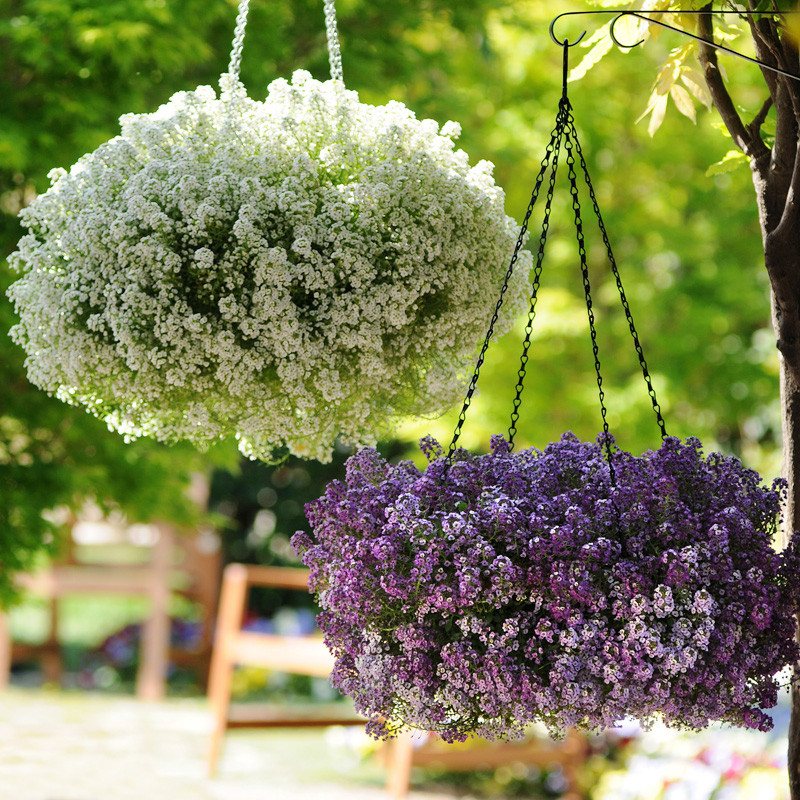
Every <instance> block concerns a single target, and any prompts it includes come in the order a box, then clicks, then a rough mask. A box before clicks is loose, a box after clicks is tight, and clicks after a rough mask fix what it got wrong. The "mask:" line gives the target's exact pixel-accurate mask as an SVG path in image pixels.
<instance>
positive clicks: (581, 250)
mask: <svg viewBox="0 0 800 800" xmlns="http://www.w3.org/2000/svg"><path fill="white" fill-rule="evenodd" d="M568 47H569V42H568V41H566V40H565V41H564V84H563V92H562V96H561V101H560V102H559V105H558V114H557V116H556V125H555V127H554V128H553V131H552V132H551V134H550V142H549V143H548V145H547V148H546V150H545V155H544V158H543V159H542V162H541V165H540V169H539V174H538V175H537V176H536V182H535V184H534V187H533V191H532V193H531V199H530V202H529V203H528V209H527V211H526V212H525V218H524V220H523V222H522V226H521V228H520V232H519V236H518V238H517V243H516V247H515V248H514V254H513V255H512V256H511V263H510V264H509V266H508V270H507V271H506V275H505V279H504V280H503V285H502V287H501V289H500V297H499V298H498V300H497V305H496V306H495V309H494V313H493V314H492V318H491V321H490V323H489V329H488V331H487V332H486V337H485V339H484V341H483V346H482V347H481V351H480V354H479V356H478V360H477V362H476V364H475V370H474V372H473V374H472V378H471V380H470V382H469V386H468V388H467V394H466V397H465V398H464V405H463V406H462V408H461V413H460V414H459V415H458V423H457V424H456V427H455V430H454V432H453V439H452V441H451V442H450V447H449V449H448V452H447V457H446V463H447V465H448V466H449V464H450V463H451V462H452V458H453V454H454V453H455V450H456V444H457V442H458V439H459V437H460V436H461V429H462V428H463V426H464V422H465V420H466V416H467V411H468V409H469V407H470V404H471V402H472V397H473V395H474V393H475V389H476V387H477V385H478V377H479V375H480V370H481V367H482V366H483V362H484V358H485V356H486V351H487V349H488V348H489V343H490V341H491V339H492V336H493V334H494V326H495V324H496V323H497V319H498V317H499V314H500V308H501V307H502V305H503V298H504V296H505V293H506V291H507V290H508V285H509V282H510V280H511V277H512V275H513V272H514V265H515V264H516V262H517V257H518V256H519V251H520V250H521V249H522V245H523V242H524V240H525V234H526V233H527V230H528V223H529V222H530V218H531V214H532V213H533V207H534V205H535V204H536V201H537V199H538V197H539V191H540V189H541V186H542V183H543V182H544V177H545V175H546V173H547V169H548V167H551V172H550V179H549V182H548V187H547V196H546V200H545V209H544V217H543V220H542V230H541V234H540V236H539V247H538V251H537V255H536V265H535V268H534V274H533V285H532V289H531V296H530V308H529V311H528V320H527V324H526V325H525V340H524V343H523V347H522V355H521V356H520V365H519V370H518V371H517V385H516V395H515V397H514V403H513V410H512V412H511V425H510V427H509V429H508V442H509V445H510V446H511V447H512V448H513V445H514V437H515V435H516V433H517V422H518V421H519V416H520V415H519V408H520V404H521V402H522V391H523V388H524V383H525V375H526V371H527V365H528V359H529V356H528V352H529V350H530V346H531V336H532V330H533V321H534V318H535V316H536V303H537V297H538V293H539V284H540V279H541V275H542V264H543V261H544V251H545V244H546V241H547V233H548V230H549V227H550V211H551V206H552V202H553V194H554V189H555V181H556V171H557V169H558V158H559V154H560V149H561V146H562V143H563V146H564V149H565V151H566V153H567V155H566V162H567V170H568V177H569V185H570V194H571V196H572V210H573V212H574V215H575V233H576V238H577V241H578V256H579V258H580V266H581V275H582V278H583V289H584V295H585V298H586V312H587V314H588V317H589V333H590V335H591V340H592V353H593V355H594V368H595V374H596V375H597V391H598V396H599V399H600V413H601V416H602V418H603V438H604V445H605V449H606V454H607V457H608V466H609V471H610V477H611V485H612V486H613V485H614V484H615V483H616V477H615V471H614V463H613V455H612V450H611V435H610V433H609V426H608V411H607V409H606V405H605V391H604V390H603V376H602V374H601V372H600V355H599V353H600V351H599V348H598V345H597V330H596V324H595V315H594V307H593V302H592V290H591V283H590V280H589V268H588V263H587V258H586V241H585V237H584V233H583V219H582V217H581V204H580V196H579V190H578V179H577V174H576V170H575V164H576V155H577V160H578V162H579V163H580V168H581V170H582V171H583V176H584V180H585V182H586V185H587V187H588V190H589V197H590V199H591V201H592V208H593V210H594V213H595V216H596V217H597V222H598V225H599V227H600V233H601V235H602V237H603V243H604V244H605V247H606V252H607V254H608V260H609V262H610V264H611V270H612V273H613V275H614V280H615V282H616V285H617V291H618V292H619V296H620V300H621V301H622V307H623V309H624V310H625V318H626V320H627V321H628V327H629V329H630V332H631V336H632V337H633V343H634V347H635V348H636V354H637V356H638V357H639V365H640V367H641V368H642V374H643V376H644V380H645V383H646V384H647V391H648V394H649V395H650V399H651V401H652V404H653V410H654V411H655V414H656V419H657V421H658V426H659V428H660V430H661V437H662V439H664V438H666V437H667V431H666V426H665V425H664V418H663V417H662V415H661V407H660V406H659V404H658V399H657V397H656V393H655V389H654V388H653V382H652V379H651V377H650V372H649V370H648V368H647V362H646V361H645V358H644V351H643V350H642V345H641V343H640V341H639V335H638V333H637V332H636V326H635V325H634V323H633V315H632V313H631V309H630V305H629V304H628V299H627V297H626V295H625V290H624V288H623V286H622V278H621V277H620V273H619V269H618V268H617V262H616V259H615V258H614V253H613V252H612V249H611V243H610V241H609V238H608V233H607V231H606V227H605V223H604V222H603V217H602V215H601V213H600V206H599V204H598V202H597V196H596V194H595V191H594V187H593V186H592V181H591V178H590V177H589V170H588V168H587V166H586V160H585V158H584V156H583V151H582V150H581V146H580V142H579V141H578V132H577V129H576V128H575V120H574V118H573V116H572V113H571V112H572V106H571V104H570V102H569V99H568V98H567V60H568V56H567V53H568Z"/></svg>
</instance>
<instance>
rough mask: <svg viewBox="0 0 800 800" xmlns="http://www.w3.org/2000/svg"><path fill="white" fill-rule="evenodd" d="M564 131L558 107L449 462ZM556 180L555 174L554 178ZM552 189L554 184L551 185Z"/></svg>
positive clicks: (457, 428) (449, 454) (461, 416)
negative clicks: (548, 169) (538, 200)
mask: <svg viewBox="0 0 800 800" xmlns="http://www.w3.org/2000/svg"><path fill="white" fill-rule="evenodd" d="M562 132H563V121H562V119H561V111H560V109H559V114H558V116H557V117H556V126H555V128H553V131H552V133H551V134H550V141H549V142H548V144H547V148H546V149H545V154H544V158H542V162H541V165H540V167H539V174H538V175H537V176H536V182H535V183H534V186H533V191H532V192H531V199H530V202H529V203H528V209H527V211H526V212H525V217H524V219H523V220H522V226H521V227H520V231H519V236H518V237H517V243H516V246H515V247H514V253H513V255H512V256H511V262H510V263H509V265H508V270H506V275H505V278H504V279H503V285H502V287H501V288H500V296H499V297H498V298H497V305H496V306H495V309H494V313H493V314H492V318H491V320H490V322H489V329H488V330H487V331H486V337H485V338H484V340H483V346H482V347H481V351H480V354H479V355H478V360H477V361H476V363H475V370H474V371H473V373H472V378H471V379H470V382H469V386H468V387H467V394H466V396H465V397H464V405H463V406H462V408H461V413H460V414H459V415H458V422H457V423H456V427H455V430H454V431H453V439H452V441H451V442H450V447H449V448H448V451H447V463H448V464H449V463H451V462H452V460H453V454H454V453H455V451H456V445H457V443H458V439H459V437H460V436H461V429H462V428H463V427H464V422H465V421H466V418H467V411H468V410H469V407H470V404H471V403H472V396H473V395H474V394H475V388H476V387H477V385H478V377H479V376H480V372H481V367H482V366H483V361H484V359H485V357H486V351H487V350H488V349H489V342H490V341H491V339H492V336H493V335H494V326H495V324H496V323H497V319H498V317H499V316H500V309H501V307H502V305H503V298H504V296H505V293H506V291H507V290H508V284H509V282H510V281H511V276H512V275H513V274H514V266H515V264H516V263H517V258H518V257H519V251H520V250H521V249H522V245H523V244H524V242H525V234H526V233H527V231H528V223H529V222H530V218H531V214H532V213H533V207H534V206H535V205H536V201H537V199H538V198H539V190H540V189H541V186H542V183H543V181H544V176H545V174H546V173H547V167H548V166H549V164H550V159H551V157H552V156H553V152H554V149H555V147H556V146H557V144H558V142H559V141H560V139H561V135H562ZM552 180H554V178H553V179H552ZM551 191H552V188H551ZM539 273H541V267H540V268H539Z"/></svg>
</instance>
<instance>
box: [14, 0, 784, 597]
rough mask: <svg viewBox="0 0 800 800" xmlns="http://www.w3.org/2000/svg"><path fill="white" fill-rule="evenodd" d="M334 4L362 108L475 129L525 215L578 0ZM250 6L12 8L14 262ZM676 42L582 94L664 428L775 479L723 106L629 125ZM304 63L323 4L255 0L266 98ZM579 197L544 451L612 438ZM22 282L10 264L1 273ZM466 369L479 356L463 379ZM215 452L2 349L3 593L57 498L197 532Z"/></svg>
mask: <svg viewBox="0 0 800 800" xmlns="http://www.w3.org/2000/svg"><path fill="white" fill-rule="evenodd" d="M337 5H338V10H339V28H340V35H341V40H342V50H343V61H344V74H345V81H346V83H347V85H348V86H349V87H350V88H351V89H355V90H357V91H359V92H360V94H361V97H362V99H363V100H365V101H368V102H374V103H380V102H385V101H387V100H389V99H397V100H401V101H403V102H404V103H406V104H407V105H408V106H410V107H411V108H412V109H414V110H415V111H416V112H417V115H418V116H420V117H426V116H428V117H432V118H434V119H436V120H437V121H439V122H444V121H446V120H448V119H454V120H457V121H459V122H460V123H461V124H462V126H463V136H462V139H461V146H462V147H463V148H464V149H466V150H467V151H468V153H469V154H470V156H471V159H472V160H473V162H474V161H476V160H478V159H480V158H487V159H490V160H491V161H493V162H494V163H495V165H496V170H495V175H496V179H497V181H498V183H499V184H500V185H502V186H504V187H505V189H506V192H507V211H508V213H510V214H512V215H513V216H515V217H516V218H517V219H521V217H522V215H523V213H524V210H525V207H526V205H527V201H528V196H529V193H530V189H531V186H532V183H533V180H534V177H535V175H536V172H537V170H538V165H539V162H540V160H541V157H542V155H543V151H544V146H545V143H546V141H547V139H548V137H549V133H550V130H551V129H552V127H553V123H554V119H555V113H556V106H557V101H558V97H559V96H560V91H561V86H560V83H561V51H560V49H559V48H558V47H556V46H555V45H554V44H553V43H552V42H551V40H550V38H549V36H548V34H547V26H548V24H549V21H550V19H551V18H552V16H553V15H555V14H556V13H559V12H560V11H567V10H575V9H576V8H580V7H581V6H582V4H580V3H570V4H567V3H551V2H544V0H510V2H500V1H499V0H459V2H455V0H414V1H413V2H403V3H398V2H395V1H394V0H392V1H391V2H390V0H369V1H368V0H339V3H338V4H337ZM585 7H588V6H585ZM235 13H236V4H235V2H233V0H7V2H6V3H5V4H3V5H2V6H0V98H2V102H1V103H0V259H1V258H3V257H5V256H7V255H8V254H9V253H10V252H11V251H12V250H13V249H14V246H15V243H16V241H17V239H18V238H19V236H20V228H19V225H18V223H17V220H16V213H17V212H18V210H19V209H20V208H21V207H22V206H23V205H24V204H25V203H26V202H29V201H30V199H31V198H32V197H33V196H34V194H35V192H40V191H43V190H44V189H46V188H47V185H48V182H47V177H46V176H47V173H48V171H49V170H50V169H51V168H52V167H55V166H61V167H68V166H69V165H70V164H72V163H73V162H74V161H76V160H77V158H78V157H79V156H80V155H82V154H83V153H84V152H86V151H89V150H92V149H93V148H95V147H96V146H97V145H99V144H100V143H101V142H103V141H105V140H106V139H108V138H109V137H111V136H113V135H115V134H116V133H117V131H118V124H117V118H118V117H119V115H120V114H122V113H126V112H146V111H151V110H153V109H155V107H156V106H157V105H158V104H160V103H161V102H163V101H165V100H166V99H167V98H168V97H169V96H170V95H171V94H172V93H173V92H175V91H178V90H180V89H189V88H193V87H194V86H196V85H198V84H202V83H209V84H214V83H215V82H216V80H217V78H218V76H219V74H220V73H221V72H223V71H224V70H225V68H226V66H227V54H228V49H229V46H230V37H231V34H232V30H233V23H234V18H235ZM564 25H565V26H566V27H565V29H564V30H563V31H561V35H570V36H571V37H572V38H575V37H576V36H577V35H578V33H579V32H580V30H582V29H583V28H582V27H581V26H582V25H585V26H586V27H589V28H590V30H592V29H593V28H592V25H593V20H591V19H584V20H582V21H580V22H576V21H575V20H572V21H568V22H565V23H564ZM570 26H571V27H570ZM572 31H575V32H574V33H573V32H572ZM668 38H669V37H668V36H666V35H665V36H663V37H661V38H660V40H659V42H657V43H654V45H653V46H651V47H650V48H649V49H647V50H642V51H641V52H632V53H630V54H629V55H627V56H624V57H623V56H622V54H620V53H613V54H611V55H609V56H608V57H606V58H605V59H604V60H603V61H602V62H601V63H600V64H598V65H597V66H596V67H595V68H593V69H592V70H591V71H590V72H589V74H588V75H587V76H586V77H585V78H584V79H582V80H581V81H579V82H577V83H575V84H573V85H571V86H570V97H571V99H572V102H573V106H574V109H575V117H576V122H577V127H578V129H579V131H580V134H581V137H582V143H583V148H584V151H585V152H586V153H587V156H588V159H589V167H590V171H591V174H592V177H593V180H594V183H595V186H596V189H597V191H598V195H599V200H600V205H601V208H602V210H603V214H604V219H605V222H606V225H607V228H608V230H609V232H610V234H611V238H612V244H613V246H614V249H615V252H616V254H617V259H618V262H619V264H620V268H621V270H622V274H623V280H624V281H625V285H626V289H627V293H628V296H629V299H630V302H631V306H632V308H633V312H634V317H635V319H636V322H637V326H638V327H639V329H640V334H641V339H642V343H643V345H644V347H645V352H646V355H647V358H648V361H649V364H650V367H651V371H652V373H653V375H654V380H655V383H656V389H657V391H658V393H659V398H660V400H661V403H662V407H663V409H664V411H665V414H666V418H667V423H668V429H669V430H670V432H671V433H675V434H677V435H680V436H686V435H689V434H695V435H699V436H700V437H701V438H703V440H704V441H705V442H706V444H707V445H708V446H709V447H717V446H719V447H722V448H724V449H725V450H728V451H733V452H735V453H737V454H740V455H742V456H743V457H744V459H745V461H746V462H748V463H749V464H751V465H752V466H755V467H758V468H760V469H762V470H763V471H764V472H766V473H768V474H776V473H777V471H778V466H777V451H778V436H779V433H778V431H779V420H778V406H777V392H778V388H777V385H778V384H777V359H776V356H775V352H774V342H773V339H772V333H771V329H770V327H769V309H768V292H767V284H766V276H765V274H763V272H764V271H763V265H762V255H761V243H760V237H759V233H758V226H757V220H756V213H755V207H754V202H753V200H752V187H751V186H750V183H749V176H748V174H747V170H739V171H734V172H730V173H724V174H721V175H717V176H716V177H713V178H709V177H706V176H705V172H706V169H707V168H708V167H709V165H711V164H713V163H715V162H717V161H719V160H720V159H722V157H723V156H724V154H725V153H726V152H727V151H728V150H729V149H730V147H729V144H728V142H727V141H726V139H725V137H724V135H722V134H720V132H719V131H717V130H715V129H714V117H713V116H712V115H711V114H709V113H707V112H702V113H700V114H699V118H698V122H697V125H696V126H695V125H692V123H691V122H689V121H688V120H686V119H685V118H684V117H681V116H680V115H679V114H678V113H677V112H675V110H674V109H670V111H669V112H668V113H667V116H666V119H665V122H664V124H663V127H662V129H661V130H660V131H659V133H658V135H657V136H656V138H654V139H650V138H649V137H648V135H647V131H646V129H645V125H646V123H644V124H641V125H638V126H637V125H636V124H635V123H634V120H635V119H636V117H637V116H639V114H640V113H641V112H643V111H644V108H645V105H646V101H647V97H648V95H649V93H650V89H651V83H652V80H653V76H654V74H655V72H656V69H657V66H658V64H659V60H660V59H663V57H664V55H665V54H666V52H667V51H668V49H669V48H670V47H673V46H676V45H678V44H680V43H681V42H679V41H678V40H675V41H667V39H668ZM573 58H574V60H575V61H576V62H577V60H578V58H579V56H578V55H577V54H575V55H574V56H573ZM725 65H726V68H727V69H728V71H729V75H730V77H731V79H732V80H731V82H732V84H733V85H735V86H736V87H737V92H738V96H737V101H738V102H740V103H741V104H743V105H745V106H752V107H753V108H757V107H758V106H759V105H760V102H759V101H760V97H759V93H758V86H759V82H760V76H759V74H758V71H757V69H756V68H754V67H751V66H748V65H739V64H738V63H730V61H729V60H726V61H725ZM296 68H305V69H308V70H310V71H311V72H312V73H313V74H314V75H315V76H317V77H320V78H325V77H326V75H327V53H326V49H325V36H324V26H323V21H322V3H321V2H319V0H317V1H316V2H310V0H292V1H291V2H289V0H253V2H252V3H251V14H250V20H249V24H248V31H247V36H246V39H245V50H244V59H243V65H242V78H243V81H244V82H245V84H246V86H247V87H248V89H249V92H250V94H251V96H253V97H255V98H261V97H263V96H264V94H265V92H266V87H267V85H268V83H269V81H270V80H272V79H273V78H275V77H279V76H287V75H288V74H289V73H290V72H291V71H292V70H293V69H296ZM565 197H566V190H565V188H564V186H563V184H562V185H561V187H560V194H559V199H558V200H557V204H558V207H557V208H556V209H555V211H554V215H553V225H552V228H551V230H552V235H551V241H550V243H549V245H548V257H547V259H546V263H545V269H544V275H543V282H542V286H543V289H542V293H541V295H540V300H539V304H538V309H539V310H538V314H537V319H536V322H535V325H534V345H533V350H532V360H531V362H530V366H529V376H528V382H527V389H526V393H525V398H524V404H523V417H522V420H521V423H520V425H519V426H518V427H519V430H520V432H519V434H518V442H519V443H520V444H534V445H543V444H545V443H546V442H547V441H549V440H551V439H553V438H555V437H557V436H559V435H560V434H561V432H562V431H564V430H566V429H571V430H574V431H575V432H576V433H578V434H579V435H580V436H582V437H592V436H594V435H595V434H596V433H597V431H598V429H599V427H600V417H599V411H598V407H597V398H596V386H595V384H594V375H593V366H592V361H591V351H590V345H589V337H588V328H587V325H586V321H585V309H584V308H583V301H582V299H581V291H582V287H581V283H580V277H579V272H578V264H577V260H576V257H575V245H574V241H573V239H572V237H573V233H572V231H571V229H570V219H571V210H570V209H569V207H568V206H567V205H566V200H565ZM587 211H588V209H587ZM535 218H536V217H534V219H535ZM585 218H586V220H587V223H588V221H589V220H590V217H589V215H588V214H585ZM536 227H537V225H536V223H535V222H534V223H533V224H532V226H531V230H532V231H533V236H534V238H535V237H536V236H538V234H537V233H536ZM588 227H589V226H588V225H587V228H588ZM590 262H591V263H590V267H591V273H592V281H593V286H594V287H595V295H596V298H595V303H596V305H595V310H596V313H597V316H598V325H599V329H600V345H601V359H602V364H603V370H604V376H605V379H606V387H607V389H608V393H609V397H608V404H609V409H610V417H609V418H610V422H611V426H612V430H613V432H614V433H615V434H616V435H617V437H618V440H619V443H620V444H621V446H623V447H625V448H626V449H630V450H634V451H636V450H641V449H643V448H647V447H654V446H657V444H658V430H657V428H656V425H655V421H654V419H653V416H652V410H651V408H650V406H649V402H648V398H647V395H646V393H645V389H644V384H643V382H642V380H641V377H640V375H639V373H638V366H637V363H636V359H635V355H634V351H633V346H632V344H631V341H630V336H629V334H628V332H627V326H626V323H625V320H624V317H623V315H622V313H621V311H620V309H619V307H618V299H617V297H616V290H615V289H614V287H613V285H612V283H611V282H610V275H609V272H608V269H607V265H606V264H605V262H604V259H603V251H602V247H601V245H600V243H599V241H597V240H596V239H595V240H590ZM10 280H12V276H11V275H10V274H9V271H8V269H7V267H5V266H3V267H2V268H1V269H0V283H2V286H3V287H5V286H6V285H7V284H8V282H9V281H10ZM487 322H488V320H487ZM12 323H13V312H12V310H11V309H10V308H9V304H8V303H7V301H5V300H4V299H3V300H2V301H0V326H1V327H2V328H3V330H4V331H5V330H7V329H8V327H9V326H10V325H11V324H12ZM518 328H519V333H520V335H518V336H516V337H515V336H514V335H513V334H509V335H508V336H507V337H505V339H504V340H503V341H501V342H499V343H498V344H496V345H495V346H493V347H492V349H490V351H489V355H488V358H487V363H486V366H485V368H484V370H483V373H482V380H481V384H480V386H481V389H482V392H481V396H480V397H479V398H478V399H477V400H476V402H475V403H474V405H473V408H472V410H471V412H470V415H469V417H468V421H467V425H466V428H465V433H464V435H463V437H462V443H463V444H465V445H467V446H470V447H486V446H487V445H488V437H489V435H490V434H492V433H495V432H501V431H503V430H505V429H506V428H507V425H508V423H507V417H508V414H509V412H510V404H511V398H512V397H513V385H514V383H515V380H516V370H517V358H518V351H519V345H520V341H521V329H522V323H520V325H519V326H518ZM477 344H478V343H477V342H476V346H477ZM470 369H471V365H465V375H466V373H468V372H469V370H470ZM455 413H456V412H453V413H452V414H449V415H446V416H445V417H444V418H443V419H441V420H436V421H429V422H428V421H426V422H422V423H420V422H419V421H408V422H405V423H403V424H402V425H401V427H400V430H399V436H400V437H401V438H402V439H404V440H407V441H409V442H413V441H414V439H415V438H417V437H418V436H420V435H422V434H423V433H425V432H428V431H431V432H433V433H434V434H435V435H437V436H438V437H440V438H441V439H442V440H443V441H447V440H449V438H450V435H451V432H452V429H453V425H454V423H455ZM232 453H233V450H232V448H227V449H225V448H223V449H222V451H221V453H219V454H217V455H216V456H214V457H213V458H212V461H213V460H215V461H216V463H218V462H219V460H220V459H221V460H222V461H223V462H225V463H227V464H228V465H230V464H231V459H232ZM209 458H210V457H209V456H207V455H200V454H197V453H195V452H194V451H192V450H191V449H189V448H187V447H175V448H167V447H163V446H160V445H156V444H154V443H151V442H147V441H141V442H138V443H135V444H133V445H128V444H125V443H124V442H123V441H122V439H121V438H119V437H117V436H116V435H115V434H111V433H109V432H108V431H107V430H105V428H104V426H103V425H102V424H101V423H98V422H97V421H96V420H94V419H92V418H90V417H89V416H88V415H87V414H85V413H84V412H82V411H81V410H79V409H72V408H69V407H66V406H63V405H62V404H60V403H58V402H56V401H54V400H52V399H50V398H47V397H46V396H44V395H43V394H42V393H41V392H39V391H38V390H37V389H35V388H34V387H32V386H30V385H29V384H28V383H27V381H26V380H25V377H24V369H23V365H22V355H21V353H20V351H19V350H18V348H16V347H15V346H14V345H12V344H11V342H10V340H8V338H7V337H6V336H2V337H0V601H2V599H3V598H5V597H7V596H8V593H9V582H8V575H9V571H10V570H14V569H20V568H26V567H27V566H29V565H30V562H31V560H32V559H33V558H34V557H35V555H36V552H37V551H38V549H39V548H40V547H41V546H42V544H43V543H45V542H46V541H48V537H49V536H51V535H52V533H53V531H52V526H51V525H50V523H47V522H46V521H45V520H44V519H43V518H42V516H41V511H42V510H43V509H46V508H50V507H53V506H56V505H59V504H72V505H75V504H76V503H78V502H79V501H80V499H81V498H82V497H85V496H87V495H89V496H96V497H98V498H101V499H102V498H110V499H113V501H114V502H116V503H118V504H119V505H121V506H122V507H123V508H124V509H126V510H127V511H128V512H129V513H130V514H131V515H133V516H136V517H137V518H139V519H148V518H153V517H157V516H160V517H164V518H167V519H186V515H187V514H188V513H189V509H188V507H187V505H186V503H185V502H184V501H183V499H182V490H183V487H184V486H185V483H186V480H187V476H188V474H189V473H190V472H191V471H192V470H194V469H200V468H205V467H207V466H208V465H209V463H211V462H210V461H209ZM248 480H249V479H248ZM263 480H264V481H266V480H267V479H266V478H263ZM315 480H319V482H320V484H321V483H322V481H323V478H322V477H321V476H316V475H315ZM250 483H252V481H250ZM221 485H225V481H223V483H222V484H221ZM248 485H249V484H248ZM320 489H321V485H320ZM229 491H230V492H231V494H234V493H235V491H236V490H235V488H234V487H229ZM248 491H250V490H249V489H248ZM256 494H258V492H257V491H256ZM287 524H292V525H293V524H294V521H292V522H291V523H288V522H287ZM292 532H293V531H292V530H290V529H288V528H287V529H286V530H281V523H280V520H279V522H278V527H277V528H276V533H278V534H281V535H284V536H287V535H290V534H291V533H292Z"/></svg>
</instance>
